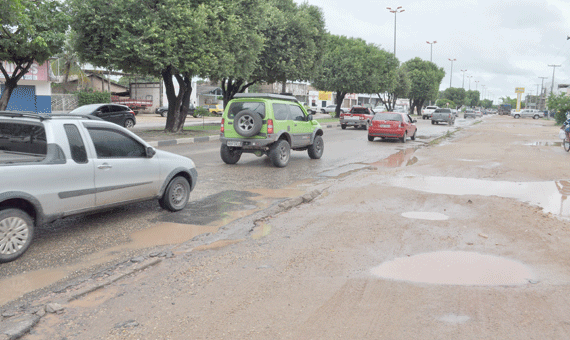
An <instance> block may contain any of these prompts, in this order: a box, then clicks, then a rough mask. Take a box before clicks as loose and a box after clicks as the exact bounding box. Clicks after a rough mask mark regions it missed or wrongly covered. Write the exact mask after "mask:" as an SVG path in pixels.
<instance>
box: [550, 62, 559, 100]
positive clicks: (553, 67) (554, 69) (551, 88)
mask: <svg viewBox="0 0 570 340" xmlns="http://www.w3.org/2000/svg"><path fill="white" fill-rule="evenodd" d="M548 66H549V67H552V86H550V94H552V92H553V91H554V71H556V68H557V67H560V66H561V65H548Z"/></svg>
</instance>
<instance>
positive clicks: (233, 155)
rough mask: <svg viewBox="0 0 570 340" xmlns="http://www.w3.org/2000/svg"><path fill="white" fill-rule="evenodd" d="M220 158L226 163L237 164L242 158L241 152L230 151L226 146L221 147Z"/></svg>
mask: <svg viewBox="0 0 570 340" xmlns="http://www.w3.org/2000/svg"><path fill="white" fill-rule="evenodd" d="M220 156H221V157H222V161H224V163H226V164H236V163H237V162H238V161H239V159H240V157H241V151H240V150H236V149H230V148H229V147H228V146H227V145H226V144H222V146H221V147H220Z"/></svg>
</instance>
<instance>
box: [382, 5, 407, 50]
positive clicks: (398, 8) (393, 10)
mask: <svg viewBox="0 0 570 340" xmlns="http://www.w3.org/2000/svg"><path fill="white" fill-rule="evenodd" d="M401 8H402V6H398V7H396V9H392V8H390V7H386V9H387V10H389V11H390V12H391V13H394V57H396V15H397V14H398V13H402V12H403V11H405V9H401Z"/></svg>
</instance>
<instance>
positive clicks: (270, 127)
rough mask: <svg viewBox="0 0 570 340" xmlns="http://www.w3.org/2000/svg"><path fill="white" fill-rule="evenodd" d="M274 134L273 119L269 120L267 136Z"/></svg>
mask: <svg viewBox="0 0 570 340" xmlns="http://www.w3.org/2000/svg"><path fill="white" fill-rule="evenodd" d="M272 133H273V119H268V120H267V134H272Z"/></svg>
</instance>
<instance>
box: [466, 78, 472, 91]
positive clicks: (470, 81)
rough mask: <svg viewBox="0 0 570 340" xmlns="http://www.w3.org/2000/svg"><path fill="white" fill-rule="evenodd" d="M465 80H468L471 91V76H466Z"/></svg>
mask: <svg viewBox="0 0 570 340" xmlns="http://www.w3.org/2000/svg"><path fill="white" fill-rule="evenodd" d="M467 78H469V91H471V78H473V76H467Z"/></svg>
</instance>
